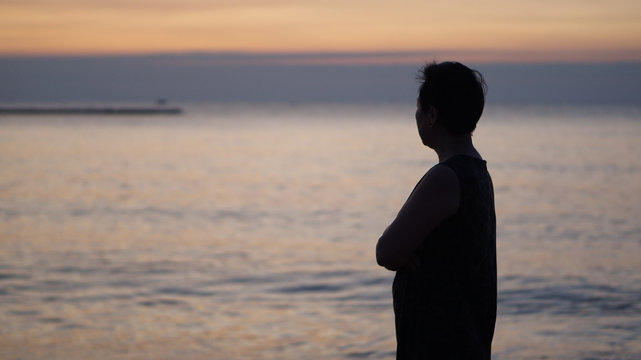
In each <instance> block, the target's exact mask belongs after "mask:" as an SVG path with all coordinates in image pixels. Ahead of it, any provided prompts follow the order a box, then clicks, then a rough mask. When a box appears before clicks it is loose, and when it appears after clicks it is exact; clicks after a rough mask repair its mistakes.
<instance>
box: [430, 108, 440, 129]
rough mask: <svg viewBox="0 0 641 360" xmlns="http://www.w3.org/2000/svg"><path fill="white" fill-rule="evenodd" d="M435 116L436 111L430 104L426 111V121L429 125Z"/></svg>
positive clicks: (432, 122)
mask: <svg viewBox="0 0 641 360" xmlns="http://www.w3.org/2000/svg"><path fill="white" fill-rule="evenodd" d="M437 118H438V111H437V110H436V108H435V107H434V106H430V109H429V110H428V111H427V123H428V124H429V125H430V126H434V124H435V123H436V119H437Z"/></svg>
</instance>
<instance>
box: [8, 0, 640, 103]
mask: <svg viewBox="0 0 641 360" xmlns="http://www.w3.org/2000/svg"><path fill="white" fill-rule="evenodd" d="M432 60H436V61H444V60H457V61H461V62H464V63H466V64H468V65H470V66H472V67H475V68H477V69H478V70H480V71H481V72H482V73H484V74H485V75H486V80H487V82H488V87H489V92H488V99H489V101H490V102H517V103H524V102H528V103H582V104H585V103H613V104H621V103H623V104H632V105H636V106H638V105H641V1H639V0H608V1H604V0H598V1H595V0H536V1H534V0H519V1H515V0H484V1H478V0H457V1H430V0H396V1H390V0H0V103H16V102H64V101H80V102H87V101H89V102H95V101H98V102H109V101H153V99H156V98H161V97H162V98H169V99H172V100H177V101H343V102H344V101H405V102H409V103H413V102H414V99H415V96H416V86H417V82H416V79H415V77H416V72H417V70H418V67H419V66H420V65H421V64H423V63H425V62H426V61H432Z"/></svg>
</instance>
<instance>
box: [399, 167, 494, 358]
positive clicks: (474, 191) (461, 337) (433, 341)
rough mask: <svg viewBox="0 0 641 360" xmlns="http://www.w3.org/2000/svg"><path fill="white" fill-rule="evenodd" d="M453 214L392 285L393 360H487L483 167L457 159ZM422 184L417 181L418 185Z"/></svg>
mask: <svg viewBox="0 0 641 360" xmlns="http://www.w3.org/2000/svg"><path fill="white" fill-rule="evenodd" d="M436 166H447V167H449V168H451V169H452V170H453V171H454V173H455V174H456V176H457V178H458V181H459V183H460V203H459V208H458V212H457V213H456V214H454V215H453V216H451V217H449V218H447V219H445V220H444V221H443V222H442V223H441V224H439V225H438V226H437V227H436V228H435V229H434V231H432V232H431V233H430V234H429V235H428V236H427V238H426V239H425V240H424V241H423V243H422V244H421V246H420V247H419V249H418V250H417V255H418V256H419V258H420V263H421V264H420V266H419V267H418V268H416V269H410V268H404V269H401V270H399V271H397V273H396V277H395V278H394V285H393V290H392V293H393V297H394V315H395V322H396V341H397V349H396V358H397V359H488V360H489V359H490V353H491V345H492V337H493V335H494V324H495V321H496V216H495V212H494V189H493V185H492V179H491V178H490V174H489V173H488V171H487V167H486V162H485V161H484V160H480V159H477V158H473V157H469V156H465V155H457V156H454V157H452V158H450V159H447V160H446V161H444V162H442V163H440V164H438V165H436ZM419 183H420V182H419Z"/></svg>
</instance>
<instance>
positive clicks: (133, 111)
mask: <svg viewBox="0 0 641 360" xmlns="http://www.w3.org/2000/svg"><path fill="white" fill-rule="evenodd" d="M182 113H183V110H182V109H181V108H177V107H0V115H4V114H10V115H90V114H100V115H156V114H159V115H162V114H170V115H178V114H182Z"/></svg>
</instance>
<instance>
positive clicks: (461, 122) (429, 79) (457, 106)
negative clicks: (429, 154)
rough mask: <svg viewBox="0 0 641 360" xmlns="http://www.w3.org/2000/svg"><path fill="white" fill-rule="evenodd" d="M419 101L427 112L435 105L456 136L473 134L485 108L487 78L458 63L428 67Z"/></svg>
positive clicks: (444, 122)
mask: <svg viewBox="0 0 641 360" xmlns="http://www.w3.org/2000/svg"><path fill="white" fill-rule="evenodd" d="M418 79H419V80H420V81H422V84H421V87H420V89H419V96H418V101H419V104H420V106H421V108H422V109H423V111H427V109H429V107H430V106H433V107H434V108H435V109H436V111H437V113H438V116H439V118H440V119H442V120H443V125H444V126H445V128H446V129H448V130H449V131H451V132H453V133H455V134H471V133H472V131H474V129H475V128H476V123H477V122H478V121H479V119H480V118H481V114H482V113H483V107H484V106H485V92H486V89H487V86H486V84H485V80H484V79H483V75H481V73H480V72H478V71H476V70H472V69H470V68H468V67H467V66H465V65H463V64H461V63H458V62H451V61H450V62H442V63H438V64H437V63H436V62H433V63H431V64H427V65H425V66H424V67H423V68H422V69H421V70H420V72H419V75H418Z"/></svg>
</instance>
